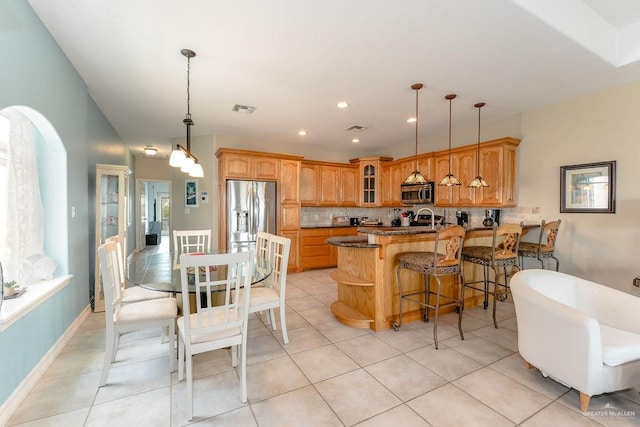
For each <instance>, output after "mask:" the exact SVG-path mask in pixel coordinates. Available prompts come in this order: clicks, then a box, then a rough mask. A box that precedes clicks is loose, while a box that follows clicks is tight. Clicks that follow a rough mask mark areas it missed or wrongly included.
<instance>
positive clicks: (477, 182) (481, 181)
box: [469, 102, 489, 188]
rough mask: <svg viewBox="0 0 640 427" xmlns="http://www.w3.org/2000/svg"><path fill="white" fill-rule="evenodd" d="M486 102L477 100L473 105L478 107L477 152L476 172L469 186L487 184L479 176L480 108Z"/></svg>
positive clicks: (484, 185)
mask: <svg viewBox="0 0 640 427" xmlns="http://www.w3.org/2000/svg"><path fill="white" fill-rule="evenodd" d="M485 105H486V104H485V103H484V102H478V103H477V104H476V105H474V107H476V108H477V109H478V153H477V154H476V173H477V174H478V175H477V176H476V177H475V178H473V181H471V182H470V183H469V187H471V188H482V187H488V186H489V184H488V183H487V181H485V180H484V178H482V177H481V176H480V109H481V108H482V107H484V106H485Z"/></svg>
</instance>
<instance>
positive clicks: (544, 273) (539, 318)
mask: <svg viewBox="0 0 640 427" xmlns="http://www.w3.org/2000/svg"><path fill="white" fill-rule="evenodd" d="M511 292H512V293H513V301H514V304H515V307H516V318H517V322H518V351H519V352H520V355H521V356H522V357H523V358H524V359H525V360H526V361H527V363H528V364H530V365H531V366H533V367H536V368H538V369H540V371H541V372H542V373H543V374H545V375H548V376H549V377H551V378H553V379H555V380H557V381H558V382H561V383H563V384H565V385H567V386H569V387H572V388H574V389H576V390H577V391H579V392H580V408H581V409H582V411H586V410H587V408H588V407H589V399H590V398H591V396H594V395H598V394H602V393H607V392H613V391H618V390H624V389H627V388H630V387H633V386H637V385H640V298H638V297H636V296H633V295H631V294H627V293H624V292H621V291H618V290H616V289H613V288H610V287H607V286H604V285H600V284H598V283H594V282H590V281H587V280H584V279H581V278H579V277H575V276H571V275H568V274H564V273H558V272H555V271H549V270H537V269H536V270H534V269H532V270H523V271H520V272H518V273H516V274H515V275H514V276H513V277H512V279H511Z"/></svg>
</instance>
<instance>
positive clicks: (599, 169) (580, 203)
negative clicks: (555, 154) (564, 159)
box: [560, 161, 616, 213]
mask: <svg viewBox="0 0 640 427" xmlns="http://www.w3.org/2000/svg"><path fill="white" fill-rule="evenodd" d="M615 195H616V162H615V161H610V162H599V163H586V164H582V165H571V166H561V167H560V212H566V213H572V212H575V213H615V212H616V198H615Z"/></svg>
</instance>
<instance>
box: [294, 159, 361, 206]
mask: <svg viewBox="0 0 640 427" xmlns="http://www.w3.org/2000/svg"><path fill="white" fill-rule="evenodd" d="M358 196H359V186H358V168H357V166H351V165H339V164H335V163H324V162H302V163H301V165H300V204H301V205H302V206H341V207H342V206H358Z"/></svg>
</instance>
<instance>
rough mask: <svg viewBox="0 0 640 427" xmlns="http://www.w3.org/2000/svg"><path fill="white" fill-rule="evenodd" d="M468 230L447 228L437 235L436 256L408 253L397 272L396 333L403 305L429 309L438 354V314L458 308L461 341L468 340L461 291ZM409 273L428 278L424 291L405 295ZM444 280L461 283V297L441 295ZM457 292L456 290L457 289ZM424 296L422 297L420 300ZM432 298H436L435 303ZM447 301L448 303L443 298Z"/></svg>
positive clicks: (399, 258) (457, 227) (435, 243)
mask: <svg viewBox="0 0 640 427" xmlns="http://www.w3.org/2000/svg"><path fill="white" fill-rule="evenodd" d="M464 234H465V231H464V228H462V227H461V226H459V225H455V226H451V227H447V228H445V229H444V230H441V231H439V232H437V233H436V236H435V241H434V246H433V252H406V253H403V254H400V255H399V257H398V269H397V270H396V274H397V282H398V291H399V293H398V301H399V306H400V307H399V308H400V310H399V311H398V321H397V322H393V329H395V330H396V331H397V330H398V329H400V327H401V326H402V301H403V300H405V301H411V302H413V303H415V304H418V305H420V306H422V307H424V308H425V314H424V320H425V322H428V321H429V310H433V312H434V317H433V341H434V344H435V348H436V350H437V349H438V313H439V311H440V309H442V308H445V307H451V306H455V307H456V308H457V309H458V312H459V314H458V330H459V331H460V339H464V335H463V334H462V323H461V322H462V317H461V316H462V300H461V299H460V290H461V289H463V288H464V277H463V276H462V268H461V265H462V261H461V256H462V243H463V242H464ZM402 269H408V270H412V271H416V272H418V273H421V274H423V275H424V282H425V287H424V290H420V291H411V292H408V293H403V289H402V280H401V274H400V272H401V270H402ZM441 276H454V277H458V278H459V279H460V287H459V288H458V297H457V298H456V297H454V296H447V295H441V288H442V283H441V281H440V277H441ZM431 277H433V278H434V279H435V282H436V290H435V291H432V290H431V280H430V278H431ZM454 289H455V286H454ZM419 295H420V296H419ZM431 295H434V296H435V298H434V299H433V303H432V300H431ZM441 297H442V298H444V299H445V300H446V301H445V302H444V303H441V302H440V298H441Z"/></svg>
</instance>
